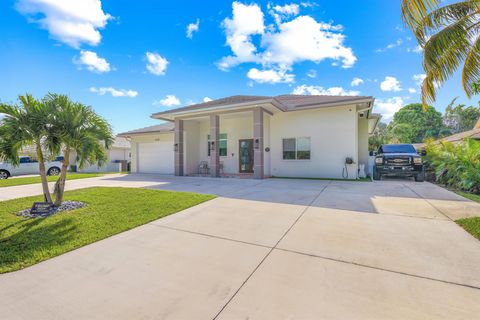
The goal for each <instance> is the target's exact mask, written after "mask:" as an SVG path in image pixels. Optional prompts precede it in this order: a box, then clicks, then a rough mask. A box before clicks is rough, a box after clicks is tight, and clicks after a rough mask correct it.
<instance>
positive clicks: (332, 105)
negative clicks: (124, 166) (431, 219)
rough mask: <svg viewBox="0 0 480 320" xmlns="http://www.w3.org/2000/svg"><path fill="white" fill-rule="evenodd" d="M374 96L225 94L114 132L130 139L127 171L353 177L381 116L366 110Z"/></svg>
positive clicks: (164, 112)
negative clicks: (152, 123)
mask: <svg viewBox="0 0 480 320" xmlns="http://www.w3.org/2000/svg"><path fill="white" fill-rule="evenodd" d="M373 102H374V98H373V97H365V96H363V97H362V96H304V95H280V96H274V97H270V96H232V97H227V98H223V99H218V100H213V101H209V102H205V103H200V104H194V105H190V106H186V107H181V108H177V109H173V110H168V111H163V112H158V113H155V114H153V115H152V116H151V117H152V118H154V119H158V120H162V121H163V123H160V124H158V125H155V126H151V127H147V128H142V129H137V130H133V131H129V132H125V133H122V134H120V135H119V136H122V137H126V138H128V139H130V140H131V145H132V149H131V150H132V163H131V170H132V172H138V173H161V174H175V175H178V176H186V175H198V174H208V175H210V176H213V177H218V176H222V175H227V176H247V177H249V176H251V177H253V178H257V179H262V178H264V177H269V176H279V177H322V178H342V177H347V175H348V177H349V178H356V177H357V174H358V170H357V169H358V164H365V165H366V164H367V163H368V136H369V133H371V132H373V130H374V128H375V126H376V124H377V123H378V121H379V119H380V116H379V115H377V114H373V113H372V112H371V111H372V106H373ZM347 158H348V160H347ZM350 162H351V163H350Z"/></svg>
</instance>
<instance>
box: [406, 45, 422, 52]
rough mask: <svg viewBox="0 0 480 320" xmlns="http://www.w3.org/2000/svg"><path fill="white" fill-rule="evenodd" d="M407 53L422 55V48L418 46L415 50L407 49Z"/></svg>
mask: <svg viewBox="0 0 480 320" xmlns="http://www.w3.org/2000/svg"><path fill="white" fill-rule="evenodd" d="M407 52H414V53H422V52H423V48H422V47H421V46H420V45H418V46H416V47H415V48H407Z"/></svg>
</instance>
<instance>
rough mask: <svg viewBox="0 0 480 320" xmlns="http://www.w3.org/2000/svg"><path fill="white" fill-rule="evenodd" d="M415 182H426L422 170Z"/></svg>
mask: <svg viewBox="0 0 480 320" xmlns="http://www.w3.org/2000/svg"><path fill="white" fill-rule="evenodd" d="M415 181H416V182H423V181H425V171H423V170H422V172H420V173H419V174H417V175H416V176H415Z"/></svg>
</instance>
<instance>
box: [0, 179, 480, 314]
mask: <svg viewBox="0 0 480 320" xmlns="http://www.w3.org/2000/svg"><path fill="white" fill-rule="evenodd" d="M94 179H95V180H94ZM85 180H87V179H85ZM85 180H76V181H71V182H69V185H70V188H77V187H82V186H81V183H80V182H85ZM89 180H90V183H89V184H88V185H89V186H91V185H112V186H136V187H148V188H156V189H167V190H179V191H194V192H202V193H211V194H217V195H219V197H218V198H216V199H214V200H212V201H209V202H206V203H203V204H201V205H198V206H196V207H193V208H190V209H187V210H184V211H182V212H180V213H177V214H175V215H172V216H169V217H166V218H164V219H160V220H157V221H154V222H152V223H149V224H146V225H144V226H141V227H138V228H135V229H133V230H131V231H128V232H124V233H122V234H119V235H116V236H113V237H111V238H108V239H106V240H103V241H99V242H97V243H95V244H92V245H89V246H86V247H83V248H80V249H78V250H75V251H72V252H70V253H67V254H64V255H62V256H59V257H57V258H53V259H51V260H48V261H45V262H43V263H39V264H37V265H35V266H32V267H29V268H26V269H24V270H21V271H18V272H13V273H9V274H3V275H0V319H475V318H477V317H478V315H479V314H480V303H479V301H480V242H479V241H477V240H476V239H474V238H473V237H472V236H471V235H469V234H468V233H466V232H465V231H464V230H463V229H461V228H460V227H459V226H457V225H456V224H455V223H454V222H453V221H452V220H455V219H458V218H460V217H466V216H474V215H480V205H479V204H477V203H474V202H471V201H468V200H466V199H464V198H462V197H459V196H457V195H455V194H453V193H451V192H449V191H446V190H444V189H442V188H439V187H437V186H435V185H432V184H429V183H414V182H411V181H401V180H396V181H381V182H375V183H367V182H338V181H318V180H283V179H269V180H263V181H258V180H243V179H210V178H176V177H162V176H147V175H129V176H120V175H119V176H111V177H108V178H93V179H89ZM75 183H78V184H75ZM15 188H17V187H15ZM2 189H8V188H2ZM16 191H17V192H19V190H16ZM2 193H3V194H4V195H5V194H7V193H8V192H4V191H3V190H2ZM0 205H1V203H0Z"/></svg>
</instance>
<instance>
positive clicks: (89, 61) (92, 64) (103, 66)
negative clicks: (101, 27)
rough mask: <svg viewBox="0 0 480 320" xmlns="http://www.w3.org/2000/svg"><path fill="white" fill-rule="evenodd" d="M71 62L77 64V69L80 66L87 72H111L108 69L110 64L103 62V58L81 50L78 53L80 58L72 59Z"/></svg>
mask: <svg viewBox="0 0 480 320" xmlns="http://www.w3.org/2000/svg"><path fill="white" fill-rule="evenodd" d="M73 62H74V63H75V64H77V65H78V66H79V67H81V66H82V65H83V66H85V67H86V68H87V69H88V70H90V71H93V72H97V73H105V72H109V71H111V70H112V68H111V67H110V63H108V62H107V60H105V58H101V57H99V56H98V55H97V53H96V52H93V51H88V50H82V51H80V57H79V58H74V59H73Z"/></svg>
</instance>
